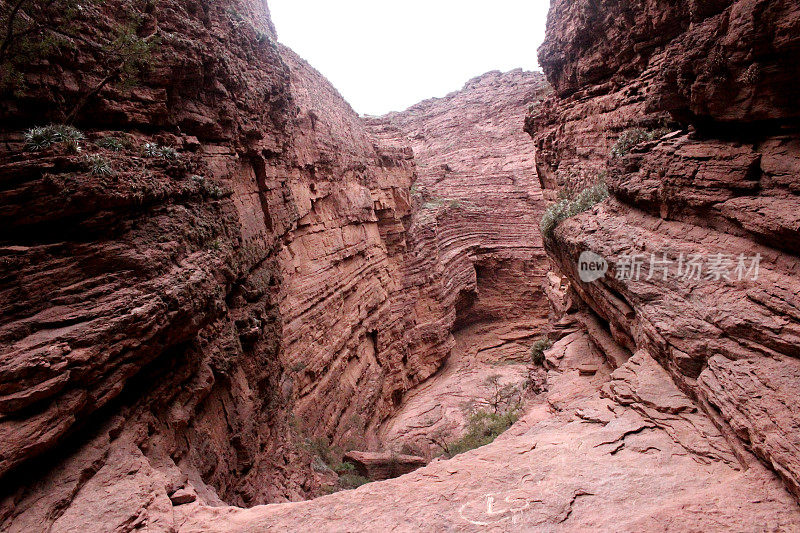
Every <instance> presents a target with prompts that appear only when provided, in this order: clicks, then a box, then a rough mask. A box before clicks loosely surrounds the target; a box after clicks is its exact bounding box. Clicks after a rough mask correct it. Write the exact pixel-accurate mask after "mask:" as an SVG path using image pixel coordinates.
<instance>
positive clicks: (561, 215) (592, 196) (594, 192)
mask: <svg viewBox="0 0 800 533" xmlns="http://www.w3.org/2000/svg"><path fill="white" fill-rule="evenodd" d="M606 198H608V187H607V186H606V184H605V183H604V182H598V183H595V184H594V185H591V186H590V187H587V188H586V189H584V190H582V191H581V192H579V193H578V194H577V195H575V197H574V198H572V199H565V200H561V201H560V202H557V203H555V204H553V205H551V206H550V207H548V208H547V209H546V210H545V212H544V215H543V216H542V222H541V223H540V225H539V227H540V229H541V231H542V236H543V237H544V238H545V239H549V238H551V237H552V235H553V230H555V229H556V226H558V224H559V222H561V221H562V220H566V219H568V218H570V217H574V216H575V215H577V214H579V213H583V212H584V211H586V210H588V209H589V208H590V207H592V206H593V205H595V204H597V203H599V202H602V201H603V200H605V199H606Z"/></svg>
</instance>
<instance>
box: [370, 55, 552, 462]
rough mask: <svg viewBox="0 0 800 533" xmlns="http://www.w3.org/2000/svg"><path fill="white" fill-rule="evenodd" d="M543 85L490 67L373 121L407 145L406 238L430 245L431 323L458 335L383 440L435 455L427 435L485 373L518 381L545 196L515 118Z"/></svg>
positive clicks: (539, 301)
mask: <svg viewBox="0 0 800 533" xmlns="http://www.w3.org/2000/svg"><path fill="white" fill-rule="evenodd" d="M547 92H548V89H547V87H546V84H545V83H544V80H543V78H542V76H541V75H540V74H538V73H531V72H525V71H522V70H514V71H511V72H506V73H500V72H489V73H486V74H484V75H482V76H479V77H477V78H475V79H473V80H470V81H469V82H468V83H467V84H466V85H465V86H464V88H463V89H461V90H460V91H456V92H453V93H451V94H449V95H447V96H446V97H444V98H433V99H430V100H426V101H424V102H421V103H420V104H417V105H415V106H412V107H411V108H409V109H407V110H406V111H403V112H401V113H391V114H389V115H386V116H384V117H380V118H374V119H370V120H368V124H369V126H370V128H371V129H372V130H373V131H374V132H376V134H377V135H378V136H379V137H380V138H382V139H384V140H385V141H386V142H391V143H394V144H396V145H398V146H402V145H406V144H408V145H410V146H412V148H413V150H414V155H415V159H416V161H417V163H418V178H417V180H416V181H415V183H414V186H413V188H412V197H413V200H414V205H415V214H414V216H413V217H412V223H411V226H410V228H409V232H408V238H409V242H412V243H430V245H429V247H428V248H427V249H429V250H430V249H432V250H435V252H434V254H433V255H428V256H425V257H424V261H425V263H424V266H425V268H426V270H427V275H429V276H434V279H436V280H437V281H439V283H440V286H441V287H442V292H441V293H440V294H434V295H431V297H432V298H433V299H435V300H438V301H439V302H442V303H443V304H444V305H445V310H446V315H445V317H446V320H445V321H444V322H442V323H440V324H438V325H439V327H444V328H446V329H447V330H448V331H452V334H453V339H454V341H455V343H454V345H453V349H452V352H451V354H450V356H449V357H448V359H447V362H446V364H445V366H444V368H442V370H441V371H440V372H439V373H438V374H437V375H436V376H435V378H434V379H433V380H430V381H428V382H426V383H424V384H423V385H421V386H420V387H418V388H417V389H415V390H414V391H412V392H411V393H410V394H409V395H408V397H407V399H406V400H405V401H404V402H403V404H402V406H401V408H400V410H399V412H398V413H397V414H395V416H393V417H392V418H391V419H390V420H388V421H387V422H386V423H385V424H384V425H383V427H382V428H381V438H382V441H383V443H384V446H387V447H390V448H392V449H395V450H399V449H402V448H403V447H410V448H411V449H414V450H416V451H418V452H419V453H422V454H425V455H426V456H431V455H434V454H436V453H439V452H440V450H439V449H438V447H437V446H435V445H432V437H433V436H437V437H438V439H443V438H444V439H449V438H454V437H456V436H457V435H458V433H459V432H460V431H461V429H462V428H463V426H464V423H465V415H464V413H465V410H464V404H465V403H469V402H476V401H478V402H479V401H480V400H482V399H484V397H485V396H486V395H487V394H488V393H489V392H488V389H489V387H487V386H486V380H487V379H488V378H490V377H491V376H495V375H497V376H500V377H501V378H502V379H503V381H504V382H509V383H511V384H512V385H519V386H520V387H521V388H522V387H524V381H525V377H526V376H527V373H528V371H527V368H526V364H527V361H528V359H529V355H528V350H529V346H530V344H531V342H532V341H533V339H534V338H535V337H537V336H538V335H540V334H541V333H542V331H543V330H544V329H546V323H545V320H544V319H545V318H546V316H547V312H548V310H547V306H546V300H545V298H544V297H543V294H542V281H543V275H544V272H545V268H544V267H545V261H546V260H545V257H544V254H543V249H542V244H541V238H540V237H539V232H538V221H539V219H540V217H541V212H542V202H541V193H540V188H539V183H538V180H537V179H536V172H535V164H534V157H533V153H532V151H531V141H530V138H528V137H527V136H526V135H525V133H524V132H522V131H521V130H520V127H519V125H520V124H521V123H522V121H523V118H524V116H525V113H526V112H527V110H528V109H529V108H530V106H531V105H532V104H533V102H535V101H538V100H539V99H541V98H542V97H543V96H544V95H545V94H546V93H547ZM426 305H427V306H431V307H434V306H438V305H441V304H439V303H438V302H437V303H433V304H426ZM501 363H502V364H501ZM508 363H511V364H508Z"/></svg>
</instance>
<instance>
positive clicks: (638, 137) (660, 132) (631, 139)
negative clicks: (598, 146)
mask: <svg viewBox="0 0 800 533" xmlns="http://www.w3.org/2000/svg"><path fill="white" fill-rule="evenodd" d="M667 133H669V129H667V128H659V129H655V130H646V129H644V128H629V129H627V130H625V131H623V132H622V133H621V134H620V136H619V138H618V139H617V142H616V143H614V146H612V147H611V157H622V156H624V155H627V154H628V153H630V151H631V150H632V149H633V148H634V147H635V146H636V145H637V144H640V143H643V142H646V141H653V140H655V139H659V138H661V137H663V136H664V135H666V134H667Z"/></svg>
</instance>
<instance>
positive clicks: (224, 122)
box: [0, 0, 544, 531]
mask: <svg viewBox="0 0 800 533" xmlns="http://www.w3.org/2000/svg"><path fill="white" fill-rule="evenodd" d="M123 4H124V5H123ZM134 4H135V5H134ZM134 4H131V5H128V4H125V3H123V2H105V3H96V4H91V5H90V6H87V8H86V10H85V11H80V12H77V13H76V12H71V14H67V13H66V12H65V13H64V14H63V17H64V18H63V19H61V18H59V19H58V20H57V21H58V23H60V24H62V26H63V27H64V28H68V29H69V30H70V31H69V34H67V35H65V39H67V41H68V42H67V43H66V44H64V45H63V46H60V45H59V47H57V48H56V49H54V50H50V51H48V52H47V53H48V54H50V55H45V56H44V57H41V58H39V59H38V60H37V61H34V62H33V63H32V64H30V65H27V66H26V68H25V70H24V79H23V80H22V81H23V82H24V87H22V88H21V89H20V90H19V94H17V95H11V94H8V93H4V96H3V99H2V101H0V114H1V116H2V122H3V127H2V130H0V142H2V144H0V146H2V152H0V179H1V180H2V181H1V183H2V186H0V206H2V208H1V209H0V218H2V224H1V226H2V230H0V254H1V257H2V262H0V268H2V271H0V309H2V318H0V339H2V348H0V437H1V438H0V440H2V442H3V446H2V449H0V476H2V479H3V481H4V483H3V486H4V492H3V494H2V495H0V496H2V498H3V499H2V503H1V504H0V524H2V528H3V529H10V530H19V531H22V530H30V529H38V528H48V527H50V528H52V530H53V531H60V530H71V529H74V528H80V527H81V525H82V524H83V523H85V521H86V520H90V521H91V522H92V523H95V524H103V527H106V526H107V527H108V529H114V528H122V529H125V528H133V527H143V526H145V525H146V526H148V527H152V528H156V529H158V528H160V527H164V528H167V527H168V526H167V525H166V524H168V523H170V520H171V513H172V508H173V506H176V505H185V504H187V503H189V502H195V501H196V502H197V503H198V504H200V505H222V504H232V505H239V506H251V505H256V504H261V503H266V502H274V501H285V500H298V499H303V498H306V497H309V496H313V495H315V494H317V493H318V491H319V483H320V479H319V477H318V476H317V475H316V474H315V473H314V471H313V469H312V457H311V455H310V454H309V452H308V451H307V449H306V447H305V446H304V439H305V438H311V437H314V438H320V439H325V440H328V441H330V442H332V443H336V444H340V445H343V446H344V445H348V443H354V442H355V443H357V445H358V446H359V447H361V448H367V449H368V448H374V447H377V446H379V445H380V444H381V442H382V441H381V440H380V435H379V430H380V428H381V427H382V424H383V423H384V422H385V421H386V420H387V419H388V418H389V417H390V416H391V415H393V414H394V413H395V412H396V411H397V410H398V408H399V407H400V405H401V404H402V402H403V398H404V396H405V395H406V393H407V391H408V390H411V389H413V388H414V387H415V386H416V385H418V384H420V383H422V382H423V381H425V380H426V379H427V378H429V377H430V376H431V375H433V374H434V373H436V372H437V371H438V370H439V369H440V368H441V367H442V364H443V363H444V361H445V360H446V358H447V356H448V354H449V353H450V351H451V350H452V348H453V347H454V346H455V344H456V342H455V339H454V336H453V333H454V332H455V331H456V330H457V329H458V328H457V327H456V324H458V323H460V322H464V323H468V322H470V321H471V320H472V321H474V320H473V319H472V318H469V314H468V313H467V314H463V313H462V314H459V313H460V312H461V311H462V310H469V309H477V310H478V311H475V312H476V313H477V312H479V313H480V316H479V317H478V318H481V317H500V316H502V315H503V314H504V313H506V312H507V311H508V310H509V309H511V310H513V308H514V305H509V302H504V301H502V300H501V299H499V298H498V292H499V291H500V290H502V286H501V285H499V284H498V283H500V282H502V281H503V280H504V279H506V278H508V277H509V276H510V277H514V278H515V279H518V278H520V276H528V274H530V277H529V278H528V279H526V280H525V283H526V285H525V289H524V290H523V291H521V292H520V297H519V299H518V300H516V301H515V302H514V303H515V304H519V305H521V306H523V307H522V309H520V310H516V313H517V314H516V315H515V316H517V317H521V316H522V315H523V313H522V310H523V309H529V308H531V309H532V308H535V307H537V306H538V309H540V310H541V309H543V307H542V301H541V300H540V299H538V298H537V297H536V296H537V295H538V294H539V292H540V287H539V279H538V278H537V276H540V275H541V272H539V271H538V270H536V269H537V268H538V269H539V270H541V261H542V260H543V257H544V256H543V252H542V248H541V243H540V242H531V241H529V235H527V231H528V230H529V229H530V228H529V227H528V226H530V224H531V223H532V222H533V221H534V220H535V219H536V213H535V211H536V209H538V207H537V206H538V203H537V202H536V197H535V196H536V193H537V186H536V185H532V184H535V181H534V180H533V178H534V177H535V175H534V173H533V165H532V160H531V158H530V156H529V155H527V156H523V157H522V158H521V159H522V160H523V163H524V165H523V164H519V165H517V167H515V168H506V169H504V170H503V171H504V172H505V174H503V176H502V179H500V178H496V181H497V183H495V186H497V185H500V184H501V183H502V184H503V185H502V186H503V187H505V188H506V189H507V190H509V191H513V192H514V195H515V204H514V206H515V207H513V208H511V209H510V210H509V211H508V212H507V213H508V215H509V216H524V217H525V220H526V221H527V222H528V226H525V228H523V230H524V231H525V232H526V233H525V234H521V233H515V232H514V231H518V230H514V228H515V226H514V224H509V223H507V222H506V223H505V224H504V227H505V228H506V230H505V231H498V228H494V229H493V230H492V231H490V232H488V233H487V232H486V231H485V229H484V222H485V217H486V213H487V212H488V211H490V209H489V207H492V208H493V209H494V210H495V211H496V210H497V207H498V206H499V205H500V201H499V196H498V195H495V196H494V198H493V200H491V202H490V203H487V204H484V205H479V206H478V207H477V208H476V209H477V210H478V211H480V212H479V213H478V214H473V215H469V214H464V213H461V215H459V217H460V218H459V220H460V221H459V222H458V224H457V225H450V226H448V225H447V224H439V225H438V226H437V222H436V220H433V221H431V220H429V218H430V217H428V215H427V214H426V216H425V217H420V216H419V215H417V216H416V217H414V216H412V215H413V213H414V209H415V208H414V204H415V202H417V204H418V203H419V202H418V201H417V200H414V199H413V198H412V197H411V194H410V187H411V184H412V182H413V181H414V180H415V179H416V177H417V170H416V165H415V161H414V158H413V152H412V150H411V149H410V148H409V147H408V146H407V143H403V142H397V141H399V140H400V138H399V137H398V136H397V135H396V131H395V133H392V134H391V135H386V134H385V133H384V132H382V131H380V130H381V128H376V127H375V125H374V124H373V123H372V122H373V121H369V122H370V123H369V124H366V123H365V121H363V120H362V119H360V118H359V117H358V116H357V115H356V114H355V113H354V112H353V110H352V109H351V108H350V106H349V105H348V104H347V103H346V102H345V101H344V100H343V99H342V98H341V96H340V95H339V94H338V92H337V91H336V90H335V89H334V88H333V87H332V86H331V85H330V84H329V83H328V82H327V80H325V79H324V78H323V77H322V76H321V75H320V74H319V73H317V72H316V71H315V70H314V69H313V68H312V67H310V66H309V65H308V64H307V63H306V62H305V61H303V60H302V59H300V58H299V57H297V56H296V55H295V54H294V53H293V52H292V51H291V50H289V49H287V48H285V47H282V46H281V45H279V44H277V42H276V35H275V30H274V28H273V27H272V24H271V22H270V21H269V14H268V11H266V9H265V5H264V4H263V2H260V1H259V2H223V3H208V2H196V1H193V0H175V1H171V2H168V3H167V4H163V5H159V6H158V8H157V9H154V7H153V6H152V5H151V3H149V2H141V5H139V4H136V3H134ZM54 16H56V17H61V16H62V15H59V14H57V13H56V14H55V15H54ZM131 28H132V30H131V31H133V33H132V34H128V33H125V32H127V31H128V30H129V29H131ZM72 34H74V35H78V36H83V37H82V38H74V37H71V35H72ZM120 34H122V35H123V36H124V39H127V40H128V41H126V42H129V43H135V45H136V46H141V47H142V48H143V49H146V51H147V53H146V54H143V56H142V57H139V58H138V59H137V64H136V68H135V70H136V76H135V78H136V79H135V80H133V81H134V82H135V83H133V84H126V83H123V81H126V80H124V79H123V78H122V74H121V73H117V74H116V75H108V72H105V71H104V70H103V69H104V68H106V63H105V61H107V59H108V58H107V57H106V56H105V54H107V50H108V49H109V48H108V47H102V46H99V47H98V43H104V42H107V41H108V42H115V41H113V39H115V38H118V37H115V36H117V35H120ZM147 43H158V46H155V47H151V46H150V45H149V44H147ZM144 59H146V63H147V64H146V65H140V64H139V62H141V61H143V60H144ZM131 68H133V67H131ZM104 75H108V76H107V77H108V79H105V78H104ZM516 76H517V77H518V78H517V79H508V80H505V81H504V82H503V83H498V82H497V81H492V84H493V85H492V87H493V89H492V90H494V91H495V92H497V91H499V90H503V88H504V87H515V88H516V91H517V92H516V93H515V94H513V95H508V94H502V93H497V95H498V96H499V97H500V98H499V99H498V101H499V102H500V103H502V102H504V101H505V100H504V99H505V98H507V97H508V98H509V104H510V105H511V109H512V110H513V113H515V114H516V115H515V116H518V117H521V114H522V113H523V112H524V109H523V107H522V106H523V98H529V97H530V95H529V94H528V88H529V85H528V84H529V83H530V79H526V80H525V82H524V83H522V81H521V80H522V79H523V78H525V76H523V75H522V73H517V74H516ZM526 76H529V75H526ZM495 78H497V75H495V74H492V75H491V76H488V77H487V79H488V80H490V81H491V80H494V79H495ZM501 81H502V80H501ZM517 81H519V82H520V83H518V84H517ZM482 91H483V94H484V105H485V104H486V103H487V100H488V99H490V98H489V97H490V95H491V94H490V93H491V91H489V92H487V91H488V89H487V88H484V89H483V90H482ZM523 93H524V96H523ZM511 96H513V97H514V99H511ZM483 111H484V112H485V110H483ZM68 115H72V116H71V117H68ZM67 118H74V120H75V124H76V125H77V126H78V127H80V129H81V130H82V131H83V134H84V135H85V136H86V138H85V139H82V140H79V141H77V144H70V143H61V142H56V143H54V144H53V145H52V146H46V147H45V146H43V147H40V148H41V149H39V150H36V149H34V148H36V147H32V146H26V141H25V139H24V138H23V135H22V132H23V131H24V130H25V129H27V128H29V127H31V126H34V125H43V124H46V123H48V122H56V123H58V122H61V121H63V120H65V119H67ZM478 118H483V117H478ZM509 124H510V122H509V123H502V127H503V128H509ZM504 131H505V130H504ZM514 139H515V140H514V143H519V142H520V136H519V135H516V136H515V137H514ZM524 140H525V137H524V136H523V137H522V141H524ZM526 142H529V141H526ZM513 147H514V148H515V149H516V147H517V145H516V144H514V146H513ZM512 153H513V151H511V150H508V149H506V150H505V152H504V153H503V154H501V155H502V156H503V157H508V156H510V155H511V154H512ZM518 153H522V154H525V153H527V154H529V153H530V152H529V151H523V150H520V151H519V152H518ZM475 159H477V158H475V157H473V158H471V160H475ZM495 166H497V165H495ZM523 167H524V168H525V173H524V174H521V175H520V176H519V178H517V177H516V176H517V172H516V171H518V170H520V169H522V168H523ZM512 170H513V171H515V172H512ZM479 171H482V169H478V168H474V169H472V172H473V174H470V175H469V176H468V178H467V179H469V180H470V182H471V183H472V184H475V188H474V189H473V191H472V193H470V194H474V193H477V192H478V191H479V190H481V188H480V181H479V179H478V178H479V175H478V174H477V173H478V172H479ZM425 176H426V178H425V179H427V176H428V175H427V174H425ZM492 179H495V178H492ZM516 179H521V180H523V183H522V184H521V185H520V184H515V183H514V181H515V180H516ZM450 186H453V184H452V183H451V184H450ZM506 189H504V190H506ZM483 190H485V189H483ZM467 192H468V191H467ZM490 204H491V205H490ZM417 207H418V206H417ZM433 211H435V212H436V215H435V216H434V218H437V217H438V216H440V215H442V213H441V212H440V211H441V210H439V209H436V210H431V212H433ZM426 213H427V211H426ZM532 213H533V214H532ZM501 214H502V211H501V212H500V213H497V212H495V213H493V216H494V217H495V218H494V220H495V221H501V220H502V216H498V215H501ZM422 218H424V220H422ZM437 227H439V228H440V229H439V230H437V229H436V228H437ZM459 233H463V234H464V235H465V239H463V240H461V241H460V240H459V238H458V234H459ZM534 259H537V260H538V261H539V263H538V266H537V263H535V262H532V261H533V260H534ZM474 299H477V302H478V303H477V304H474V303H472V300H474ZM539 325H541V324H539V323H537V327H538V326H539ZM530 334H531V331H528V330H526V331H522V332H519V331H517V332H511V334H510V336H509V335H506V336H505V338H507V340H510V341H511V344H509V346H510V347H511V348H513V350H511V351H514V350H516V351H517V352H519V351H523V350H524V339H525V338H527V336H530ZM515 339H516V340H522V341H523V343H522V344H515V342H514V341H515ZM504 342H505V341H504ZM107 490H108V491H111V492H112V493H113V495H112V496H110V497H109V496H108V494H107V492H106V491H107Z"/></svg>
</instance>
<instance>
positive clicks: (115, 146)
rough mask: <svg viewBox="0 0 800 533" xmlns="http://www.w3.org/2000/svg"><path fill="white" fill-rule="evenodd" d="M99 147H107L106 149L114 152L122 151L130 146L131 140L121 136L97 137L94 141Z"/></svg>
mask: <svg viewBox="0 0 800 533" xmlns="http://www.w3.org/2000/svg"><path fill="white" fill-rule="evenodd" d="M94 144H95V145H97V146H98V147H99V148H105V149H106V150H111V151H112V152H121V151H122V150H124V149H125V148H128V147H129V146H130V142H128V140H127V139H120V138H119V137H112V136H107V137H101V138H99V139H97V141H95V143H94Z"/></svg>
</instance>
